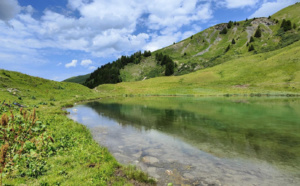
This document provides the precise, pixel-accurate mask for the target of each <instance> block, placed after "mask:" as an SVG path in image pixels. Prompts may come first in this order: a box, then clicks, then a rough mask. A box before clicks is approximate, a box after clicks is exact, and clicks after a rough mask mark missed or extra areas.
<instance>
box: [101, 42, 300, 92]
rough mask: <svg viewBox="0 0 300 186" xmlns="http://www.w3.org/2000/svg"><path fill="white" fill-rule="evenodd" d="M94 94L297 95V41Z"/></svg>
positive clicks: (299, 75) (299, 63)
mask: <svg viewBox="0 0 300 186" xmlns="http://www.w3.org/2000/svg"><path fill="white" fill-rule="evenodd" d="M96 90H97V91H98V92H100V93H101V94H104V95H122V94H123V95H125V94H127V95H130V94H132V95H138V94H140V95H184V94H185V95H188V94H191V95H222V94H227V93H228V94H234V93H238V94H251V93H264V94H288V93H293V94H297V93H300V41H298V42H295V43H294V44H292V45H289V46H288V47H285V48H282V49H279V50H276V51H272V52H266V53H260V54H256V55H251V56H245V57H240V58H238V59H234V60H230V61H228V62H226V63H223V64H220V65H217V66H214V67H211V68H207V69H203V70H199V71H196V72H193V73H190V74H186V75H183V76H172V77H158V78H153V79H149V80H144V81H139V82H130V83H119V84H115V85H100V86H98V87H97V88H96Z"/></svg>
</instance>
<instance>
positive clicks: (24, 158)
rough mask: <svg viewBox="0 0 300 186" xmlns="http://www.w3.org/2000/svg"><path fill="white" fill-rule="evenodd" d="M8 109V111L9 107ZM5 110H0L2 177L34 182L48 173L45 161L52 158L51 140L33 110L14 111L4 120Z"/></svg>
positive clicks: (5, 116) (52, 147)
mask: <svg viewBox="0 0 300 186" xmlns="http://www.w3.org/2000/svg"><path fill="white" fill-rule="evenodd" d="M10 108H11V107H10ZM6 110H7V109H6V108H4V107H3V106H2V107H0V114H2V117H1V122H0V124H1V125H0V131H1V133H0V139H1V141H0V145H1V157H0V158H1V160H0V161H1V171H0V172H1V173H2V172H4V173H5V174H14V175H17V176H30V177H35V178H37V177H38V176H40V175H43V174H44V173H45V172H46V171H47V166H46V157H49V156H52V155H54V154H55V152H56V149H55V147H54V146H53V142H54V140H53V138H52V137H51V135H49V134H48V133H47V131H46V125H45V124H43V122H42V121H39V120H38V118H37V115H36V111H35V109H34V110H33V112H32V113H31V114H30V113H29V112H27V110H25V109H23V108H20V111H19V112H17V110H18V107H14V108H13V110H10V117H9V116H7V114H6V113H5V112H6Z"/></svg>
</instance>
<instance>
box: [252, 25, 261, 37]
mask: <svg viewBox="0 0 300 186" xmlns="http://www.w3.org/2000/svg"><path fill="white" fill-rule="evenodd" d="M254 37H256V38H259V37H261V30H260V27H258V28H257V30H256V32H255V34H254Z"/></svg>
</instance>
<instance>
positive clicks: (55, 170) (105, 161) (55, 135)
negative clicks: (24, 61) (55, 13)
mask: <svg viewBox="0 0 300 186" xmlns="http://www.w3.org/2000/svg"><path fill="white" fill-rule="evenodd" d="M0 79H1V81H0V98H1V100H0V102H1V103H0V117H1V120H0V121H1V122H0V124H1V125H0V138H1V140H0V146H1V147H0V149H1V152H0V155H1V156H0V171H1V172H2V174H1V175H2V183H3V185H23V184H26V185H109V184H112V185H124V184H125V185H126V184H134V183H141V184H151V183H154V182H153V180H151V179H149V178H148V177H147V176H146V175H145V174H144V173H142V172H141V171H137V170H135V169H134V168H132V167H123V166H122V165H120V164H119V163H118V162H117V161H116V160H115V159H114V158H113V157H112V156H111V155H110V153H109V152H108V150H107V149H106V148H103V147H100V146H99V144H97V143H96V142H95V141H94V140H93V139H92V136H91V134H90V132H89V130H88V129H87V128H86V127H85V126H83V125H80V124H78V123H75V122H73V121H72V120H71V119H68V118H67V117H66V116H65V114H66V112H65V111H63V110H61V108H62V107H66V106H72V105H73V103H75V102H80V101H83V100H89V99H97V98H99V95H97V93H96V92H95V91H93V90H90V89H88V88H87V87H85V86H82V85H79V84H75V83H66V82H55V81H50V80H45V79H42V78H37V77H31V76H28V75H24V74H21V73H17V72H11V71H5V70H0ZM33 98H34V99H33ZM120 172H121V173H122V174H120Z"/></svg>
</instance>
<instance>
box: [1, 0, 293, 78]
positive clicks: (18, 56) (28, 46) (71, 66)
mask: <svg viewBox="0 0 300 186" xmlns="http://www.w3.org/2000/svg"><path fill="white" fill-rule="evenodd" d="M296 2H299V0H151V1H150V0H143V1H142V0H131V1H126V0H110V1H105V0H0V68H2V69H6V70H13V71H19V72H22V73H26V74H29V75H33V76H39V77H43V78H46V79H52V80H57V81H61V80H64V79H66V78H69V77H72V76H76V75H83V74H87V73H90V72H92V71H94V70H95V69H96V68H97V67H100V66H101V65H103V64H105V63H108V62H111V61H114V60H116V59H117V58H118V57H120V56H121V55H131V54H132V53H134V52H136V51H138V50H141V51H144V50H151V51H154V50H157V49H160V48H162V47H165V46H168V45H170V44H172V43H173V42H178V41H180V40H182V39H185V38H187V37H189V36H191V35H193V34H195V33H197V32H200V31H202V30H204V29H206V28H208V27H210V26H213V25H215V24H218V23H222V22H228V21H230V20H232V21H239V20H245V19H246V18H252V17H263V16H265V17H267V16H269V15H272V14H273V13H275V12H277V11H278V10H280V9H282V8H284V7H286V6H289V5H291V4H294V3H296Z"/></svg>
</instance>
